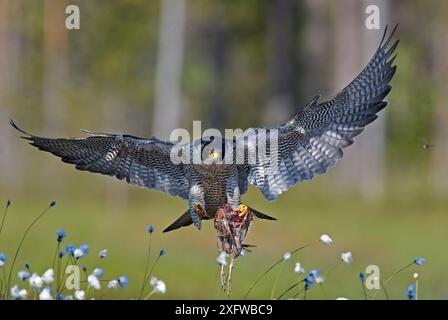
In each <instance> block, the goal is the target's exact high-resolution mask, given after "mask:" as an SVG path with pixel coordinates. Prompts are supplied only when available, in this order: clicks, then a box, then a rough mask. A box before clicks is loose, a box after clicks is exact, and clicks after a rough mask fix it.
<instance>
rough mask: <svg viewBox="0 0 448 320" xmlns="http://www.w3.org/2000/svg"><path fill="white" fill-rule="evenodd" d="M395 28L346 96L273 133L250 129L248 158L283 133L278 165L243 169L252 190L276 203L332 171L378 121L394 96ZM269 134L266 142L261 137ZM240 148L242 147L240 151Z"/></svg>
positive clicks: (315, 105)
mask: <svg viewBox="0 0 448 320" xmlns="http://www.w3.org/2000/svg"><path fill="white" fill-rule="evenodd" d="M395 30H396V27H395V29H394V30H393V31H392V33H391V34H390V35H389V37H387V39H386V34H387V28H386V30H385V32H384V35H383V39H382V40H381V43H380V46H379V48H378V49H377V51H376V53H375V54H374V56H373V57H372V59H371V60H370V62H369V63H368V64H367V66H366V67H365V68H364V70H363V71H362V72H361V73H360V74H359V75H358V76H357V77H356V78H355V79H354V80H353V81H352V82H351V83H350V84H349V85H348V86H347V87H345V88H344V89H343V90H342V91H340V92H339V93H338V94H337V95H336V96H334V97H333V98H331V99H330V100H328V101H325V102H321V103H319V102H318V100H319V97H315V98H314V99H312V100H311V101H310V102H309V103H308V104H307V105H306V107H305V108H303V110H302V111H301V112H299V113H298V114H297V115H296V116H295V117H294V118H293V119H291V120H290V121H288V122H285V123H283V124H281V125H278V126H275V127H271V128H257V129H249V130H246V131H245V133H244V134H243V137H244V148H245V152H247V153H246V157H247V154H250V152H251V151H252V152H254V151H255V154H258V155H260V153H259V152H258V150H259V149H260V148H264V147H267V150H270V147H271V145H272V144H273V141H272V139H270V138H269V134H270V133H269V129H271V130H272V129H276V131H277V132H278V139H277V141H278V148H277V149H276V150H278V152H277V157H276V159H277V162H276V165H271V164H272V161H271V160H269V159H268V157H269V156H271V155H273V154H274V153H275V152H274V149H272V150H270V151H271V152H268V153H267V155H266V156H263V155H261V156H257V157H256V161H252V162H251V161H249V160H248V159H247V158H246V161H245V162H244V163H243V164H240V165H239V166H238V170H239V175H240V176H241V177H247V180H248V181H249V183H251V184H252V185H254V186H256V187H258V188H260V189H261V192H262V194H263V195H264V196H265V197H266V198H267V199H268V200H274V199H275V198H276V197H277V196H278V195H280V194H281V193H282V192H284V191H286V190H287V189H289V188H290V187H291V186H293V185H295V184H297V183H300V182H302V181H304V180H309V179H312V178H313V177H314V176H316V175H319V174H323V173H325V172H326V171H327V169H328V168H330V167H333V166H334V165H335V164H336V161H337V160H338V159H340V158H341V157H342V155H343V152H342V149H343V148H345V147H348V146H349V145H351V144H352V143H353V141H354V137H355V136H357V135H358V134H360V133H361V132H362V131H363V129H364V127H365V126H366V125H368V124H369V123H371V122H372V121H374V120H375V119H376V118H377V115H376V114H377V113H378V112H379V111H380V110H382V109H383V108H384V107H386V105H387V102H386V101H384V98H385V97H386V95H387V94H388V93H389V91H390V89H391V86H390V85H389V82H390V81H391V79H392V77H393V75H394V73H395V69H396V66H393V65H392V64H393V61H394V59H395V56H396V55H395V56H393V57H392V54H393V53H394V51H395V49H396V47H397V45H398V42H399V41H398V40H397V41H395V42H394V43H392V39H393V36H394V33H395ZM262 129H268V133H267V139H264V138H262V137H261V133H262V132H266V131H264V130H262ZM237 147H238V146H237Z"/></svg>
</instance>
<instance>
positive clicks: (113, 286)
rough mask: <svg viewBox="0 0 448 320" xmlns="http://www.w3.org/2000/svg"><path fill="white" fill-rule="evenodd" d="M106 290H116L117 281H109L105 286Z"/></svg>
mask: <svg viewBox="0 0 448 320" xmlns="http://www.w3.org/2000/svg"><path fill="white" fill-rule="evenodd" d="M107 287H108V288H117V287H118V280H111V281H109V283H108V284H107Z"/></svg>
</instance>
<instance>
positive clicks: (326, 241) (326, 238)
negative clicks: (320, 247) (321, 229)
mask: <svg viewBox="0 0 448 320" xmlns="http://www.w3.org/2000/svg"><path fill="white" fill-rule="evenodd" d="M319 239H320V241H321V242H322V243H323V244H326V245H329V244H331V243H332V242H333V239H331V237H330V236H329V235H328V234H323V235H321V236H320V238H319Z"/></svg>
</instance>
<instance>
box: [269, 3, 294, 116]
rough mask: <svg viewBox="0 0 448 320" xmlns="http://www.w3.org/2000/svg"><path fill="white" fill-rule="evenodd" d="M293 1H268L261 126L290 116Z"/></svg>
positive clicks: (291, 99) (291, 103) (291, 100)
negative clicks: (264, 102) (266, 92)
mask: <svg viewBox="0 0 448 320" xmlns="http://www.w3.org/2000/svg"><path fill="white" fill-rule="evenodd" d="M292 8H293V5H292V1H291V0H273V1H270V6H269V12H268V65H269V89H268V90H269V96H268V102H267V106H266V108H265V112H264V116H263V122H264V123H266V124H268V125H272V124H276V123H280V122H283V121H285V119H287V118H288V117H289V116H290V115H291V114H290V113H291V109H292V106H293V100H294V96H293V94H292V92H293V81H292V61H291V56H290V54H291V47H290V43H291V32H292V21H291V20H292V19H291V17H292V16H291V15H292Z"/></svg>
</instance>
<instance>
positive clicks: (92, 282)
mask: <svg viewBox="0 0 448 320" xmlns="http://www.w3.org/2000/svg"><path fill="white" fill-rule="evenodd" d="M87 283H88V284H89V287H90V288H94V289H96V290H100V289H101V284H100V280H98V278H97V277H96V276H95V275H93V274H91V275H89V276H88V277H87Z"/></svg>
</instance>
